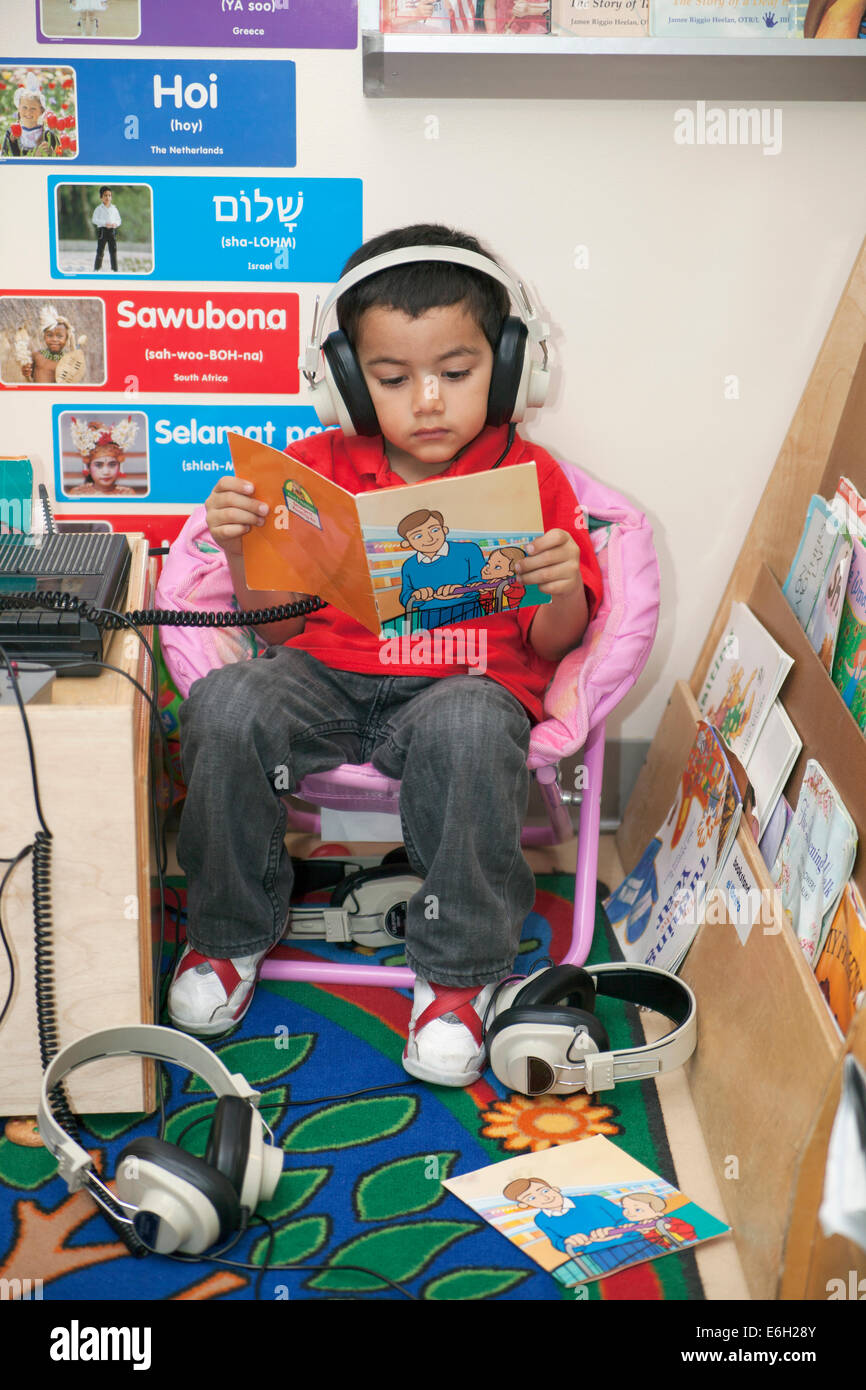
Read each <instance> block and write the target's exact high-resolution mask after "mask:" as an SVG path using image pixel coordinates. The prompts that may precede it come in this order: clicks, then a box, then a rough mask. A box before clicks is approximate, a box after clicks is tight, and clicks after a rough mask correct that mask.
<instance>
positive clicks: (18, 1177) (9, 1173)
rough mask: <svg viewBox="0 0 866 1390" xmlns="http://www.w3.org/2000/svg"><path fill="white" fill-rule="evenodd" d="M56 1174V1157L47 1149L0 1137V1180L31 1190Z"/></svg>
mask: <svg viewBox="0 0 866 1390" xmlns="http://www.w3.org/2000/svg"><path fill="white" fill-rule="evenodd" d="M56 1174H57V1159H56V1158H55V1157H54V1155H53V1153H50V1152H49V1151H48V1149H35V1148H34V1149H30V1148H24V1147H23V1146H22V1145H21V1144H13V1143H11V1142H10V1141H9V1140H8V1139H6V1138H2V1139H0V1182H4V1183H6V1184H7V1185H8V1186H9V1187H20V1188H22V1189H23V1190H25V1191H27V1192H32V1191H33V1190H34V1188H37V1187H41V1186H42V1184H43V1183H46V1182H50V1181H51V1179H52V1178H53V1177H55V1176H56Z"/></svg>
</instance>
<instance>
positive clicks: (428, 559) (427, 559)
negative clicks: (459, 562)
mask: <svg viewBox="0 0 866 1390" xmlns="http://www.w3.org/2000/svg"><path fill="white" fill-rule="evenodd" d="M447 554H448V542H447V541H443V542H442V544H441V545H440V547H439V549H438V550H437V551H436V554H435V555H419V554H418V552H417V551H416V552H415V559H416V560H418V561H420V563H421V564H422V565H432V564H433V561H434V560H443V559H444V558H445V556H446V555H447Z"/></svg>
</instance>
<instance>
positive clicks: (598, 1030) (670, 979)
mask: <svg viewBox="0 0 866 1390" xmlns="http://www.w3.org/2000/svg"><path fill="white" fill-rule="evenodd" d="M597 993H598V994H601V995H605V996H607V997H609V998H611V999H621V1000H624V1001H625V1002H627V1003H630V1004H639V1005H642V1006H643V1007H644V1008H648V1009H653V1010H655V1011H657V1012H658V1013H660V1014H664V1016H665V1018H668V1019H670V1020H671V1022H672V1023H673V1025H674V1027H673V1029H672V1031H671V1032H669V1033H667V1034H666V1035H665V1037H663V1038H661V1039H660V1040H659V1041H658V1042H656V1043H649V1044H646V1045H644V1046H642V1047H626V1048H618V1049H616V1050H613V1049H611V1046H610V1040H609V1038H608V1035H607V1032H606V1030H605V1028H604V1026H603V1024H602V1023H601V1022H600V1020H599V1019H598V1018H597V1017H596V1015H595V1013H594V1007H595V997H596V994H597ZM491 1012H492V1018H491ZM484 1041H485V1044H486V1046H487V1054H488V1059H489V1063H490V1066H491V1067H492V1068H493V1071H494V1074H495V1075H496V1076H497V1077H498V1078H499V1080H500V1081H501V1082H502V1083H503V1085H505V1086H508V1087H509V1088H510V1089H511V1090H512V1091H518V1092H519V1093H520V1094H521V1095H525V1096H541V1095H547V1094H551V1095H558V1096H561V1095H568V1094H570V1093H571V1092H572V1091H588V1092H590V1093H594V1092H596V1091H609V1090H611V1089H612V1088H613V1087H614V1086H615V1085H616V1083H617V1082H619V1081H640V1080H643V1079H644V1078H645V1077H651V1076H658V1075H659V1074H660V1073H661V1072H665V1071H671V1070H672V1069H673V1068H674V1067H680V1066H682V1064H683V1063H684V1062H685V1061H687V1060H688V1058H689V1057H691V1055H692V1053H693V1052H694V1050H695V1045H696V1043H697V1004H696V1001H695V996H694V994H693V993H692V991H691V990H690V989H689V986H688V985H687V984H685V983H684V981H683V980H680V979H679V978H678V977H677V976H676V975H670V974H668V972H667V971H666V970H658V969H656V967H655V966H652V965H628V964H625V963H622V962H615V963H613V964H611V965H593V966H588V967H587V969H586V970H581V969H580V967H579V966H576V965H557V966H553V967H551V968H548V969H546V970H539V971H538V972H537V973H536V974H535V975H532V976H531V977H530V978H529V980H528V981H527V980H517V981H506V982H505V983H504V985H503V987H502V989H501V990H500V991H499V992H498V993H496V994H494V995H493V997H492V999H491V1001H490V1007H489V1009H488V1014H487V1016H486V1017H485V1019H484Z"/></svg>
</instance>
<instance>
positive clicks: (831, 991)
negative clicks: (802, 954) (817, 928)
mask: <svg viewBox="0 0 866 1390" xmlns="http://www.w3.org/2000/svg"><path fill="white" fill-rule="evenodd" d="M815 979H816V980H817V981H818V984H819V985H820V987H821V993H822V994H823V995H824V998H825V999H826V1000H827V1003H828V1005H829V1007H830V1010H831V1011H832V1014H833V1017H834V1018H835V1020H836V1022H837V1024H838V1025H839V1028H840V1029H841V1031H842V1034H843V1036H844V1035H845V1034H846V1033H847V1032H848V1029H849V1028H850V1027H851V1020H852V1018H853V1017H854V1014H855V1013H856V1011H857V1009H859V1008H860V1006H861V1004H863V1003H864V1002H866V903H864V901H863V895H862V893H861V892H860V889H859V888H858V887H857V884H856V883H855V882H854V880H853V879H849V881H848V882H847V883H846V884H845V887H844V889H843V891H842V897H841V900H840V902H839V906H838V907H837V909H836V913H835V916H834V917H833V921H832V923H831V925H830V930H829V931H828V933H827V939H826V940H825V942H824V948H823V950H822V951H821V954H820V956H819V957H818V963H817V965H816V966H815Z"/></svg>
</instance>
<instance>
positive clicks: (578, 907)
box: [261, 719, 605, 989]
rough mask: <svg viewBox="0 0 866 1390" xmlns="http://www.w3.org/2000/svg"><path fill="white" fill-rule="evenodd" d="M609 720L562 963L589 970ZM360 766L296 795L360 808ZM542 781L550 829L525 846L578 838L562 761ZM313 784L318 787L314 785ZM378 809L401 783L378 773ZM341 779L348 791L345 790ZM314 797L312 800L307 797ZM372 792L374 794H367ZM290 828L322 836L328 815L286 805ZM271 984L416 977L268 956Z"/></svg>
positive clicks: (593, 776)
mask: <svg viewBox="0 0 866 1390" xmlns="http://www.w3.org/2000/svg"><path fill="white" fill-rule="evenodd" d="M604 730H605V724H604V720H603V719H602V720H599V722H598V723H597V724H595V725H594V726H593V727H592V728H591V729H590V731H589V734H588V736H587V740H586V744H585V746H584V749H583V759H582V766H583V768H584V771H585V783H586V785H585V786H584V787H583V789H582V792H581V795H580V830H579V833H578V841H577V869H576V874H575V884H574V915H573V918H572V932H571V942H570V945H569V948H568V951H567V952H566V954H565V955H564V956H563V958H562V961H561V962H560V964H562V965H582V964H583V962H584V961H585V960H586V958H587V956H588V955H589V949H590V946H591V945H592V937H593V932H594V929H595V902H596V877H597V872H598V837H599V832H600V828H601V784H602V776H603V772H604ZM357 773H358V768H355V767H352V766H351V765H349V764H344V765H343V766H342V767H340V768H337V769H336V770H335V771H334V772H332V773H322V774H317V776H318V777H319V778H327V779H328V781H329V782H330V784H331V787H332V788H333V791H332V792H330V794H329V791H325V792H322V793H318V792H316V789H315V788H316V784H315V781H314V779H310V778H305V779H304V781H303V782H301V784H300V786H299V787H298V790H297V793H296V795H297V796H300V797H307V799H312V800H315V801H316V802H317V804H320V805H324V806H327V805H329V804H330V805H332V806H334V807H340V808H348V807H350V806H351V807H353V808H354V809H361V807H362V806H363V793H362V794H360V795H359V792H358V789H357V785H355V786H353V785H352V782H353V778H354V780H355V782H357ZM535 778H536V781H537V783H538V786H539V788H540V791H541V795H542V799H543V801H544V805H545V809H546V811H547V814H548V820H549V823H548V824H547V825H541V826H534V825H528V826H524V829H523V833H522V835H521V844H522V845H524V846H526V847H530V846H539V845H560V844H564V843H565V841H567V840H570V839H572V838H573V837H574V833H575V832H574V827H573V826H572V823H571V816H570V815H569V811H568V805H569V804H570V803H569V802H566V801H565V800H564V799H563V794H562V792H561V790H560V786H559V780H558V779H559V764H558V763H553V764H548V765H547V766H544V767H539V768H536V769H535ZM311 781H312V782H313V787H312V788H311V787H309V786H308V785H307V784H308V783H309V782H311ZM370 781H371V786H372V787H373V792H372V796H373V797H375V800H376V805H377V809H379V810H396V809H397V804H396V800H395V797H396V787H397V784H395V783H393V782H392V781H390V780H389V779H388V778H385V777H383V776H381V775H380V774H377V773H374V774H373V775H372V777H371V779H370ZM341 782H342V784H343V785H342V786H341ZM307 794H309V795H307ZM368 795H369V793H368ZM287 809H288V812H289V824H290V825H291V826H292V828H293V829H295V830H301V831H307V832H308V833H311V834H320V833H321V816H320V815H318V814H315V813H313V812H310V811H301V810H300V809H298V808H296V807H294V806H292V805H291V803H289V802H287ZM261 976H262V978H263V979H267V980H299V981H305V982H306V983H309V984H334V985H370V986H374V985H378V986H382V987H384V988H391V989H409V988H411V987H412V985H413V984H414V981H415V975H414V972H413V971H412V970H410V969H409V968H408V966H401V965H369V964H368V965H364V964H360V963H357V962H352V963H349V962H347V963H346V964H345V965H343V964H342V963H340V962H339V961H326V960H285V959H280V958H278V957H274V956H270V957H268V958H267V959H266V960H265V961H264V963H263V965H262V970H261Z"/></svg>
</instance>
